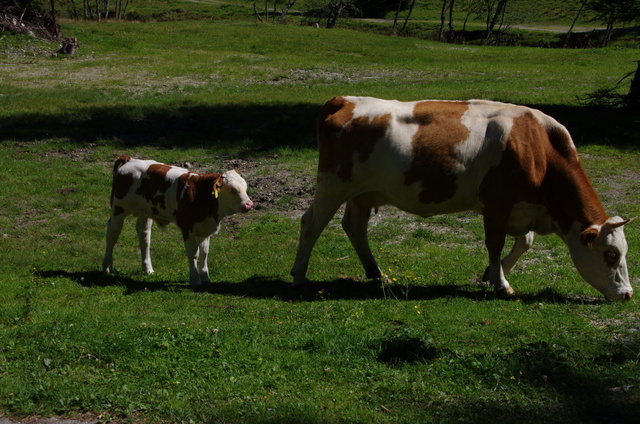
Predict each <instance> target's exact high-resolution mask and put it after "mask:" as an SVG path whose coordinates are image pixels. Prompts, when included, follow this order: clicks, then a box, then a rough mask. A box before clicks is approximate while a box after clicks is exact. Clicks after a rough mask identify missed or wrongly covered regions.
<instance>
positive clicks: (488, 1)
mask: <svg viewBox="0 0 640 424" xmlns="http://www.w3.org/2000/svg"><path fill="white" fill-rule="evenodd" d="M484 3H485V6H486V9H485V12H486V32H485V40H486V41H489V40H490V39H491V35H492V34H493V31H494V29H495V27H496V25H497V24H498V21H500V20H501V19H504V13H505V11H506V7H507V3H509V0H484Z"/></svg>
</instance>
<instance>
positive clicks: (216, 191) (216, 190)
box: [212, 176, 223, 199]
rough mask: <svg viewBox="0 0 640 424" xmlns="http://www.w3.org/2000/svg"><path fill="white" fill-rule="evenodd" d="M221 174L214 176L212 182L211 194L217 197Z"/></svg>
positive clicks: (220, 186) (221, 182)
mask: <svg viewBox="0 0 640 424" xmlns="http://www.w3.org/2000/svg"><path fill="white" fill-rule="evenodd" d="M222 184H223V181H222V176H220V177H218V178H216V180H215V181H214V182H213V191H212V194H213V196H214V197H215V198H216V199H217V198H218V195H219V194H220V189H221V188H222Z"/></svg>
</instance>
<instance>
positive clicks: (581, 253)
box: [569, 216, 635, 300]
mask: <svg viewBox="0 0 640 424" xmlns="http://www.w3.org/2000/svg"><path fill="white" fill-rule="evenodd" d="M634 219H635V218H634ZM631 221H633V219H628V220H626V221H625V220H623V219H622V218H620V217H618V216H616V217H613V218H609V219H608V220H607V221H606V222H605V223H604V224H602V225H592V226H591V227H589V228H587V229H586V230H584V231H582V232H580V233H579V234H577V237H576V236H574V237H573V239H574V242H570V243H569V251H570V252H571V259H573V263H574V264H575V265H576V268H577V270H578V272H579V273H580V275H581V276H582V278H584V279H585V280H586V281H587V283H589V284H591V286H593V288H595V289H596V290H598V291H599V292H600V293H602V294H603V295H604V296H605V297H606V298H607V299H609V300H630V299H631V297H632V296H633V288H632V287H631V284H630V282H629V271H628V270H627V259H626V255H627V249H628V248H627V241H626V239H625V237H624V230H623V228H624V226H625V225H626V224H628V223H630V222H631ZM576 233H577V231H576Z"/></svg>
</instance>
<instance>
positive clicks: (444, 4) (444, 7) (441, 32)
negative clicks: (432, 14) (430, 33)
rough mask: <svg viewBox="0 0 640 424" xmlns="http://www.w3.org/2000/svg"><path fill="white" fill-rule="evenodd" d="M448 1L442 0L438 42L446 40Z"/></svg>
mask: <svg viewBox="0 0 640 424" xmlns="http://www.w3.org/2000/svg"><path fill="white" fill-rule="evenodd" d="M447 3H448V0H442V9H440V30H439V31H438V41H443V40H444V21H445V18H446V16H447Z"/></svg>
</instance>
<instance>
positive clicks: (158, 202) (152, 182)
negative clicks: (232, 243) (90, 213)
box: [102, 156, 253, 287]
mask: <svg viewBox="0 0 640 424" xmlns="http://www.w3.org/2000/svg"><path fill="white" fill-rule="evenodd" d="M252 208H253V203H252V202H251V200H250V199H249V196H247V183H246V182H245V180H244V178H242V177H241V176H240V174H238V173H237V172H236V171H227V172H225V173H224V174H200V173H197V172H191V171H188V170H186V169H183V168H179V167H176V166H171V165H165V164H163V163H159V162H156V161H153V160H139V159H133V158H131V157H129V156H121V157H120V158H118V159H116V161H115V163H114V166H113V185H112V189H111V217H110V218H109V221H108V222H107V248H106V252H105V255H104V260H103V261H102V269H103V271H104V272H105V273H110V272H111V270H112V264H113V247H114V245H115V244H116V242H117V241H118V236H119V235H120V232H121V231H122V225H123V223H124V219H125V218H126V217H127V216H128V215H130V214H134V215H136V216H137V217H138V221H137V223H136V230H137V231H138V240H139V242H140V251H141V253H142V270H143V272H145V273H146V274H152V273H153V267H152V266H151V257H150V255H149V253H150V252H149V245H150V243H151V224H152V221H156V223H157V224H158V225H159V226H160V227H164V226H166V225H168V224H170V223H173V224H176V225H177V226H178V227H179V228H180V230H181V232H182V238H183V240H184V247H185V249H186V252H187V258H188V259H189V281H190V283H191V286H192V287H199V286H201V285H202V284H203V283H209V282H210V279H209V270H208V268H207V254H208V252H209V237H211V235H213V234H216V233H217V232H218V229H219V228H220V221H221V220H222V218H224V217H226V216H229V215H232V214H234V213H237V212H248V211H250V210H251V209H252Z"/></svg>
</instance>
